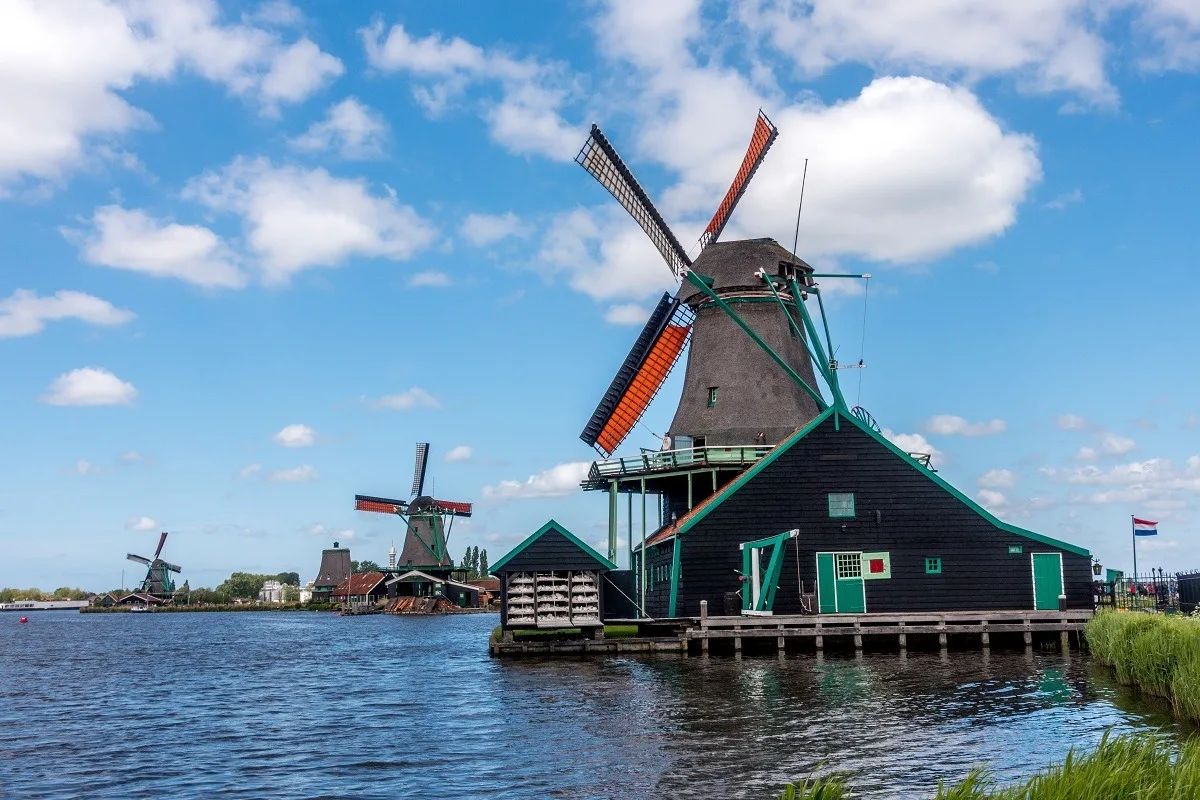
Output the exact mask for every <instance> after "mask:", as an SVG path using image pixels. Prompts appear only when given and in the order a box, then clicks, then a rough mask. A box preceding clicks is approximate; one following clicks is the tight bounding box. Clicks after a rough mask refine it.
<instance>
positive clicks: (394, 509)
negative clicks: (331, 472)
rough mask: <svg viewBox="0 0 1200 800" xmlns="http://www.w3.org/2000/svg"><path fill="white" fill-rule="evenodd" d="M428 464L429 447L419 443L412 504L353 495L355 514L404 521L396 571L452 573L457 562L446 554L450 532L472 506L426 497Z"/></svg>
mask: <svg viewBox="0 0 1200 800" xmlns="http://www.w3.org/2000/svg"><path fill="white" fill-rule="evenodd" d="M428 462H429V443H428V442H422V443H419V444H418V445H417V459H416V464H415V465H414V467H413V483H412V495H413V499H412V500H409V501H404V500H393V499H391V498H387V497H371V496H369V495H364V494H356V495H354V508H355V510H356V511H371V512H375V513H377V514H395V515H396V516H398V517H400V518H401V519H402V520H404V522H405V527H406V530H405V533H404V546H403V548H401V550H400V556H399V558H397V560H396V568H397V569H405V570H408V569H420V570H424V571H427V572H428V571H431V570H441V571H443V572H444V571H446V570H449V569H452V568H453V567H454V559H452V558H451V557H450V554H449V552H448V551H447V550H446V539H447V536H448V534H449V528H450V526H452V525H453V519H454V517H469V516H471V504H470V503H459V502H454V501H451V500H438V499H435V498H433V497H430V496H428V495H426V494H425V470H426V467H427V466H428ZM447 520H449V523H448V522H447Z"/></svg>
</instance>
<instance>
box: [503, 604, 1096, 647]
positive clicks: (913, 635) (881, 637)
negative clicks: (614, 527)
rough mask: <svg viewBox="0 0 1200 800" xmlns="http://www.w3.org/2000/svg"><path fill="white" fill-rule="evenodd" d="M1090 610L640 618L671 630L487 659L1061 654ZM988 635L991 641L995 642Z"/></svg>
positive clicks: (1077, 640) (507, 642) (566, 642)
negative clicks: (995, 649) (1049, 650)
mask: <svg viewBox="0 0 1200 800" xmlns="http://www.w3.org/2000/svg"><path fill="white" fill-rule="evenodd" d="M1092 615H1093V612H1092V611H1091V610H1090V609H1084V610H1073V611H938V612H929V613H903V614H810V615H787V616H783V615H781V616H736V617H726V616H720V617H710V616H708V615H707V614H706V613H705V610H704V609H703V608H702V609H701V616H700V617H698V618H684V619H674V620H654V621H652V622H651V621H647V622H645V623H644V624H643V628H644V629H646V630H647V631H649V630H652V629H655V628H657V629H659V630H663V629H670V628H671V627H672V626H673V627H674V635H671V636H636V637H632V638H620V639H618V638H612V639H589V640H584V639H556V640H548V641H538V640H537V639H534V638H530V639H519V638H518V639H510V637H503V638H501V639H495V638H494V639H493V640H492V641H491V643H490V646H489V647H490V651H491V654H492V655H493V656H508V655H546V656H551V655H566V654H585V653H604V654H608V655H618V654H626V653H649V652H671V653H677V654H683V655H688V654H691V655H708V654H709V653H710V650H715V651H717V652H718V653H725V654H730V655H735V656H739V655H741V653H742V651H743V649H753V650H755V651H756V652H759V653H763V652H771V651H774V652H775V653H777V654H779V655H783V654H784V653H786V652H788V651H789V650H795V651H797V652H801V651H805V652H807V651H816V652H823V651H825V650H826V649H827V648H837V649H846V650H854V651H862V650H863V649H865V648H870V649H872V650H892V651H896V650H898V651H900V652H901V653H903V652H906V651H907V650H909V649H910V648H913V649H940V650H947V649H949V648H950V647H952V646H953V647H954V648H955V649H981V648H990V647H992V646H993V644H996V645H997V646H1006V647H1007V646H1015V647H1021V646H1024V647H1026V648H1032V647H1034V646H1035V645H1038V646H1045V645H1052V646H1055V647H1056V648H1061V649H1062V650H1063V651H1064V652H1065V651H1066V650H1068V649H1070V648H1071V647H1072V646H1074V647H1076V648H1079V647H1081V646H1082V636H1081V635H1080V632H1081V631H1082V630H1083V629H1084V627H1085V626H1086V625H1087V622H1088V620H1089V619H1091V618H1092ZM993 637H998V638H997V639H996V640H995V641H994V640H993Z"/></svg>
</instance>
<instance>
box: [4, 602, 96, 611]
mask: <svg viewBox="0 0 1200 800" xmlns="http://www.w3.org/2000/svg"><path fill="white" fill-rule="evenodd" d="M88 605H89V603H88V601H87V600H15V601H13V602H11V603H0V611H78V610H79V609H81V608H87V607H88Z"/></svg>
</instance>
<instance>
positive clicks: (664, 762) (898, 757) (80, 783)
mask: <svg viewBox="0 0 1200 800" xmlns="http://www.w3.org/2000/svg"><path fill="white" fill-rule="evenodd" d="M15 621H16V620H15V618H13V619H10V618H9V616H6V615H0V798H43V797H44V798H65V797H79V798H108V797H114V798H115V797H121V798H162V797H167V796H178V797H209V796H218V795H219V796H221V797H231V798H265V797H284V796H286V797H289V798H374V797H378V796H388V797H421V798H449V797H477V796H484V795H492V796H495V797H504V798H544V797H571V798H575V797H587V798H591V797H596V798H609V797H612V798H657V797H671V798H677V797H682V798H726V797H729V798H743V797H744V798H763V799H764V800H765V798H768V797H770V796H771V795H772V793H773V792H778V790H779V788H780V786H781V785H782V784H783V783H785V782H787V781H788V780H791V779H794V778H796V777H799V776H802V775H805V774H808V773H809V772H810V771H812V770H814V769H817V768H820V765H822V764H827V765H828V766H829V767H832V768H835V769H838V770H845V771H851V772H853V773H854V775H855V777H854V782H855V785H856V787H857V788H858V790H859V791H860V792H861V793H862V796H865V797H896V796H908V797H912V796H919V795H921V794H923V793H925V792H927V791H928V790H929V789H930V788H931V787H932V786H933V785H934V784H935V783H936V782H937V780H938V779H939V778H948V779H953V778H956V777H960V776H962V775H963V774H965V773H966V771H967V770H968V769H970V768H971V767H972V766H975V765H986V766H988V767H990V768H991V769H992V770H993V771H994V772H995V773H996V775H997V776H998V777H999V778H1001V779H1005V780H1009V779H1015V778H1019V777H1021V776H1024V775H1027V774H1029V773H1030V772H1032V771H1034V770H1036V769H1038V768H1040V767H1042V766H1044V765H1045V764H1046V763H1048V762H1049V761H1052V760H1054V759H1059V758H1062V757H1063V756H1064V755H1065V754H1066V751H1067V749H1068V748H1069V747H1070V746H1071V745H1080V744H1083V745H1086V744H1088V743H1091V742H1094V741H1095V740H1097V739H1098V738H1099V736H1100V735H1101V733H1102V732H1103V731H1104V730H1105V729H1106V728H1108V727H1115V728H1117V729H1119V730H1125V729H1131V728H1137V727H1145V726H1167V727H1171V722H1170V719H1169V717H1168V716H1166V715H1165V714H1163V713H1162V712H1161V710H1160V709H1158V710H1156V709H1155V708H1154V707H1153V706H1151V705H1147V704H1145V703H1140V702H1139V701H1137V700H1135V699H1132V698H1130V696H1129V695H1128V693H1126V692H1123V691H1122V690H1121V689H1119V688H1118V687H1115V686H1114V685H1113V684H1112V683H1111V682H1110V681H1108V680H1107V679H1106V678H1105V677H1104V676H1103V673H1094V672H1093V670H1092V668H1091V667H1090V665H1089V664H1088V662H1087V661H1086V660H1084V659H1081V658H1080V657H1079V656H1078V655H1075V656H1072V657H1068V658H1063V657H1061V656H1057V655H1037V656H1026V655H1024V654H1023V653H1019V652H1018V653H1013V654H1009V653H1001V652H992V653H991V654H990V655H989V656H983V655H982V654H979V653H963V654H955V655H954V656H952V657H951V658H949V659H941V658H939V657H938V656H937V655H936V654H935V655H928V656H926V655H916V654H913V655H910V656H909V657H908V658H907V659H905V660H901V659H899V658H897V657H896V656H894V655H891V656H889V655H879V656H873V655H869V656H866V657H864V658H861V659H852V658H847V659H834V658H830V659H826V660H824V661H823V662H818V661H817V660H815V659H814V658H812V657H801V658H793V659H788V660H785V661H782V662H781V661H778V660H775V659H770V660H754V659H746V660H743V661H734V660H727V659H720V658H712V659H698V658H692V659H688V660H679V659H677V658H673V657H672V658H658V659H647V660H636V659H616V658H610V659H590V660H538V659H531V660H505V661H495V660H492V659H490V658H488V656H487V652H486V646H485V641H486V637H487V633H488V631H489V630H490V629H491V627H492V626H493V625H495V621H496V620H495V617H494V616H491V615H471V616H462V617H450V618H428V619H425V618H411V617H407V618H394V617H353V618H342V617H335V616H332V615H328V614H278V613H236V614H231V613H225V614H145V615H127V614H97V615H80V614H73V613H62V612H45V613H42V614H39V615H36V616H31V618H30V622H29V624H27V625H16V624H9V623H10V622H14V623H15Z"/></svg>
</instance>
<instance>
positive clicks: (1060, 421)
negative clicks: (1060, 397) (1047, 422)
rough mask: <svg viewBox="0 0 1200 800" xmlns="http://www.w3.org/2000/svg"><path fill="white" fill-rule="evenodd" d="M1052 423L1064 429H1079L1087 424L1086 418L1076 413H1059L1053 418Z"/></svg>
mask: <svg viewBox="0 0 1200 800" xmlns="http://www.w3.org/2000/svg"><path fill="white" fill-rule="evenodd" d="M1054 424H1055V425H1057V426H1058V427H1060V428H1062V429H1063V430H1064V431H1081V430H1083V429H1085V428H1087V426H1088V422H1087V420H1086V419H1084V418H1083V417H1081V416H1079V415H1078V414H1059V415H1058V416H1057V417H1055V418H1054Z"/></svg>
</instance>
